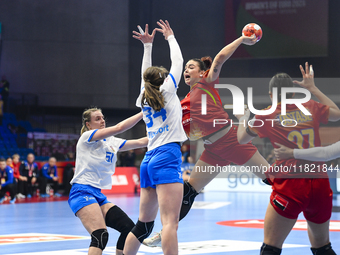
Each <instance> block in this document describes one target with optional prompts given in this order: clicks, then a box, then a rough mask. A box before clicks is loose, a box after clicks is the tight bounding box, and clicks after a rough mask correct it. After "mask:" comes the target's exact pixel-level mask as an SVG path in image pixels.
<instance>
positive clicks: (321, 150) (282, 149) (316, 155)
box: [274, 141, 340, 161]
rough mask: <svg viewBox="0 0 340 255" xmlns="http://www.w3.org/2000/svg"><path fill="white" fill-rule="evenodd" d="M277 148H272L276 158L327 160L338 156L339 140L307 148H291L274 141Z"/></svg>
mask: <svg viewBox="0 0 340 255" xmlns="http://www.w3.org/2000/svg"><path fill="white" fill-rule="evenodd" d="M275 144H276V145H277V146H278V148H276V149H274V154H275V157H276V158H277V159H278V160H281V159H287V158H296V159H303V160H309V161H329V160H332V159H336V158H339V157H340V141H338V142H336V143H334V144H332V145H329V146H326V147H314V148H309V149H291V148H288V147H286V146H284V145H282V144H279V143H275Z"/></svg>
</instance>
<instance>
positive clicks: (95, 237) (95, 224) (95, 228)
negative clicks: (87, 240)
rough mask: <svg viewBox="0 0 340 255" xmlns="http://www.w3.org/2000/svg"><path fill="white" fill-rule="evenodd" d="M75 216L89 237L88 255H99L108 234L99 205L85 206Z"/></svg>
mask: <svg viewBox="0 0 340 255" xmlns="http://www.w3.org/2000/svg"><path fill="white" fill-rule="evenodd" d="M76 215H77V217H78V218H79V219H80V220H81V222H82V223H83V225H84V227H85V228H86V230H87V232H89V234H90V235H91V244H90V248H89V252H88V254H90V255H101V254H102V251H103V250H104V248H105V246H106V244H107V241H108V237H109V234H108V232H107V230H106V225H105V220H104V217H103V215H102V211H101V209H100V206H99V204H97V203H93V204H90V205H87V206H85V207H83V208H81V209H80V210H79V211H78V212H77V213H76Z"/></svg>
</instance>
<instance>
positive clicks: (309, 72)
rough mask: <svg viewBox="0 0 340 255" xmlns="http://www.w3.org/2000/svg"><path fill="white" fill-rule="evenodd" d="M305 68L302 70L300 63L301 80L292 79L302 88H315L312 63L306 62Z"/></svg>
mask: <svg viewBox="0 0 340 255" xmlns="http://www.w3.org/2000/svg"><path fill="white" fill-rule="evenodd" d="M305 69H306V70H304V69H303V67H302V65H300V71H301V74H302V78H303V80H302V81H293V82H294V83H295V84H298V85H300V86H301V87H303V88H306V89H308V90H310V89H312V88H315V83H314V71H313V66H312V65H310V66H308V62H306V63H305Z"/></svg>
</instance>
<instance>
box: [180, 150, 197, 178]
mask: <svg viewBox="0 0 340 255" xmlns="http://www.w3.org/2000/svg"><path fill="white" fill-rule="evenodd" d="M187 159H188V162H187V163H184V162H183V160H184V156H182V165H181V170H182V176H183V181H189V178H190V174H191V171H192V170H193V169H194V166H195V164H194V160H193V158H192V157H191V156H189V157H188V158H187Z"/></svg>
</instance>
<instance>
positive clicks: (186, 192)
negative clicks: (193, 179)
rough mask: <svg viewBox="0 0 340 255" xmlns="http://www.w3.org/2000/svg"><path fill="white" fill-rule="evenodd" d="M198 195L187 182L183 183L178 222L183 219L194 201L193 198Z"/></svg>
mask: <svg viewBox="0 0 340 255" xmlns="http://www.w3.org/2000/svg"><path fill="white" fill-rule="evenodd" d="M197 195H198V193H197V192H196V190H195V189H194V187H192V186H191V184H190V183H189V182H184V186H183V201H182V206H181V211H180V214H179V220H181V219H183V218H184V217H185V216H186V215H187V214H188V212H189V211H190V209H191V206H192V204H193V203H194V201H195V197H196V196H197Z"/></svg>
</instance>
